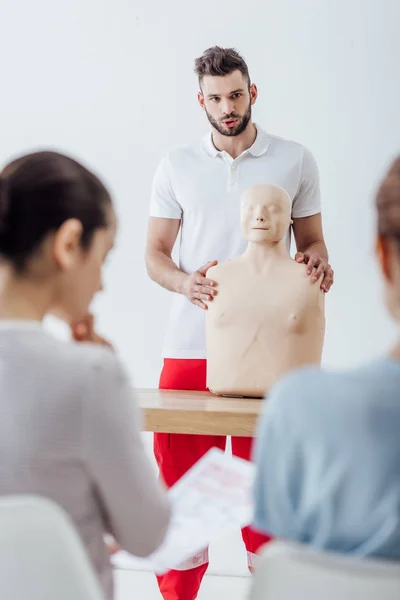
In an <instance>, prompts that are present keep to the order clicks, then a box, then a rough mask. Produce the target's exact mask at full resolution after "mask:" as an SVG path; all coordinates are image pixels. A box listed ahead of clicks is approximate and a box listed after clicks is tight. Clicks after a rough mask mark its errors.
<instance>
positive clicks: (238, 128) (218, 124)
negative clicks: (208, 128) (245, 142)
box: [206, 103, 251, 137]
mask: <svg viewBox="0 0 400 600" xmlns="http://www.w3.org/2000/svg"><path fill="white" fill-rule="evenodd" d="M206 115H207V118H208V120H209V121H210V123H211V125H212V126H213V127H214V129H216V130H217V131H218V133H220V134H221V135H225V136H226V137H236V136H237V135H240V134H241V133H243V132H244V131H245V129H246V128H247V125H248V124H249V123H250V119H251V103H249V107H248V109H247V111H246V114H245V115H244V116H243V117H242V116H240V115H238V114H236V113H231V114H230V115H225V117H224V119H223V121H229V119H237V120H238V123H237V124H236V125H235V127H232V128H228V127H226V126H225V125H224V124H223V121H221V120H220V121H216V120H215V119H214V118H213V117H212V116H211V115H210V114H209V113H208V112H207V109H206Z"/></svg>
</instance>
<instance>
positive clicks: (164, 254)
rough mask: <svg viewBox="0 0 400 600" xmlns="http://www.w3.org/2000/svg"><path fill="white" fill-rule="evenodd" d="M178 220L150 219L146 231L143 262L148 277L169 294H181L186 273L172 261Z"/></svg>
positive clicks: (177, 231)
mask: <svg viewBox="0 0 400 600" xmlns="http://www.w3.org/2000/svg"><path fill="white" fill-rule="evenodd" d="M180 226H181V220H180V219H163V218H160V217H150V219H149V225H148V229H147V243H146V253H145V261H146V268H147V273H148V275H149V277H150V278H151V279H152V280H153V281H155V282H156V283H158V284H159V285H161V286H162V287H163V288H165V289H166V290H168V291H170V292H175V293H177V294H181V293H182V289H183V285H184V282H185V280H186V278H187V275H186V273H184V272H183V271H181V270H180V269H179V268H178V267H177V265H176V264H175V263H174V261H173V260H172V250H173V247H174V245H175V242H176V238H177V237H178V233H179V228H180Z"/></svg>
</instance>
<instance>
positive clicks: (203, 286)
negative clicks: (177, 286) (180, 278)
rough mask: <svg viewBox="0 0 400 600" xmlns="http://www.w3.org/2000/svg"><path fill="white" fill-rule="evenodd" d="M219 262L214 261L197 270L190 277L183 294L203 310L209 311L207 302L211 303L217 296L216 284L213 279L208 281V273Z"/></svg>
mask: <svg viewBox="0 0 400 600" xmlns="http://www.w3.org/2000/svg"><path fill="white" fill-rule="evenodd" d="M216 264H218V261H216V260H213V261H211V262H208V263H207V264H205V265H203V266H202V267H200V269H197V271H195V272H194V273H192V274H191V275H188V277H187V279H186V281H185V283H184V286H183V294H184V295H185V296H186V298H187V299H188V300H190V302H191V303H192V304H195V305H196V306H199V307H200V308H202V309H203V310H207V304H205V303H206V302H210V301H211V300H212V299H213V297H214V296H215V295H216V293H217V290H216V289H215V286H216V283H215V281H212V280H211V279H206V273H207V271H208V269H211V267H215V265H216Z"/></svg>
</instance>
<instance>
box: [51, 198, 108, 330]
mask: <svg viewBox="0 0 400 600" xmlns="http://www.w3.org/2000/svg"><path fill="white" fill-rule="evenodd" d="M108 212H109V215H108V222H109V225H108V227H104V228H101V229H98V230H96V231H95V233H94V235H93V238H92V243H91V245H90V247H89V248H82V247H81V245H80V239H79V238H80V233H81V232H79V233H78V234H76V232H75V231H72V230H71V228H73V227H74V224H73V223H65V224H64V226H65V229H66V230H65V231H61V229H60V231H59V232H58V233H57V234H56V238H55V240H54V242H53V248H52V252H53V256H54V259H55V261H56V263H57V264H58V266H59V274H58V276H57V283H56V285H55V290H56V294H55V299H54V304H53V306H52V309H51V312H52V313H53V314H55V315H57V316H58V317H61V318H62V319H63V320H64V321H66V322H68V323H74V322H78V321H80V320H81V319H83V318H84V317H85V315H86V314H87V312H88V310H89V306H90V304H91V302H92V300H93V297H94V296H95V294H96V293H97V292H99V291H101V290H102V289H103V283H102V270H103V266H104V262H105V260H106V258H107V256H108V254H109V252H110V250H111V249H112V248H113V246H114V241H115V236H116V218H115V215H114V212H113V211H112V210H111V209H109V211H108ZM68 228H69V231H68ZM57 236H59V237H58V238H57Z"/></svg>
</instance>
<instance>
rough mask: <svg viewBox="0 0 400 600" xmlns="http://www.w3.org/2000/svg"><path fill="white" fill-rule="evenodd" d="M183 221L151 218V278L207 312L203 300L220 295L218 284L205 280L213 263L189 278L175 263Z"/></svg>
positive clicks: (148, 263) (148, 258)
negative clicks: (173, 254) (174, 258)
mask: <svg viewBox="0 0 400 600" xmlns="http://www.w3.org/2000/svg"><path fill="white" fill-rule="evenodd" d="M180 224H181V221H180V219H165V218H161V217H150V219H149V225H148V231H147V244H146V253H145V262H146V268H147V273H148V274H149V277H150V278H151V279H152V280H153V281H155V282H156V283H158V284H159V285H161V286H162V287H163V288H165V289H166V290H169V291H170V292H175V293H177V294H184V295H185V296H186V297H187V298H188V299H189V300H190V302H192V303H193V304H196V305H197V306H199V307H200V308H203V309H206V308H207V305H206V304H204V302H203V300H205V301H210V300H212V297H213V296H214V295H215V294H216V290H215V289H213V286H214V282H213V281H210V280H208V279H206V278H205V275H206V273H207V271H208V269H209V268H210V267H212V266H214V265H215V264H216V261H213V262H209V263H207V264H206V265H204V266H203V267H201V268H200V269H198V270H197V271H195V272H194V273H191V274H187V273H185V272H184V271H182V270H181V269H179V268H178V266H177V265H176V264H175V263H174V261H173V260H172V250H173V247H174V245H175V242H176V238H177V236H178V232H179V228H180Z"/></svg>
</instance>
